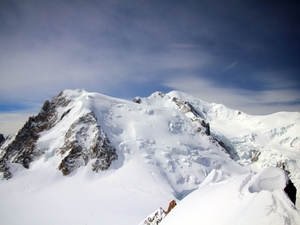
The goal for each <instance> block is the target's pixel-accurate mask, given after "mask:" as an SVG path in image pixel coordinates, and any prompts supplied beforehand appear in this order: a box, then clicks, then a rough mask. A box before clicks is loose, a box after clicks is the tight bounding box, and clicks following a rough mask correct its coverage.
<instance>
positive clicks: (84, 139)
mask: <svg viewBox="0 0 300 225" xmlns="http://www.w3.org/2000/svg"><path fill="white" fill-rule="evenodd" d="M59 153H60V154H61V155H62V156H63V157H64V158H63V160H62V162H61V163H60V165H59V169H60V170H61V171H62V173H63V174H64V175H67V174H69V173H71V172H72V171H74V170H75V169H76V168H77V167H79V166H82V165H84V166H85V165H87V163H88V162H89V160H91V161H92V165H91V166H92V170H93V171H96V172H98V170H106V169H108V168H109V166H110V165H111V163H112V161H114V160H117V159H118V155H117V154H116V149H115V148H114V147H113V146H112V145H111V143H110V141H109V140H108V138H107V136H106V134H105V133H104V131H103V130H102V129H101V127H100V126H99V125H98V124H97V120H96V117H95V115H94V113H93V112H90V113H88V114H86V115H85V116H83V117H80V118H79V119H78V120H77V121H75V122H74V123H73V124H72V125H71V127H70V128H69V130H68V132H67V133H66V135H65V141H64V145H63V146H62V147H61V149H60V152H59Z"/></svg>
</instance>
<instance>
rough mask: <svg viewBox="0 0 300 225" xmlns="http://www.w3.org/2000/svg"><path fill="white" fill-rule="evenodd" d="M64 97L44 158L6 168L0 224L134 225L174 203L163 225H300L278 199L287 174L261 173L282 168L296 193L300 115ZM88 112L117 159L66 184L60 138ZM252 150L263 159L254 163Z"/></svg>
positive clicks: (44, 142)
mask: <svg viewBox="0 0 300 225" xmlns="http://www.w3.org/2000/svg"><path fill="white" fill-rule="evenodd" d="M64 96H65V97H66V98H68V99H71V100H72V102H71V103H70V104H69V105H68V108H66V109H65V108H60V109H58V110H59V113H60V114H59V115H62V114H63V113H64V112H65V111H66V110H68V109H70V108H71V111H70V112H69V113H68V114H67V115H66V116H65V117H64V118H63V119H62V120H61V121H60V122H59V123H58V124H56V126H54V127H53V128H52V129H50V130H48V131H45V132H43V133H42V134H41V136H40V138H39V140H38V142H37V147H38V148H40V149H44V150H45V151H46V152H45V154H44V155H43V156H42V157H41V158H40V159H38V160H36V161H34V162H32V163H31V164H30V168H29V169H25V168H23V167H22V166H21V165H19V164H12V163H10V164H9V166H10V168H11V171H12V172H13V177H12V178H11V179H10V180H0V199H1V202H0V222H1V224H7V225H9V224H31V225H34V224H49V225H50V224H51V225H53V224H74V225H76V224H89V225H90V224H110V225H114V224H124V225H127V224H128V225H131V224H139V223H141V222H142V221H144V219H145V218H147V215H149V214H150V213H151V212H153V211H155V210H156V209H157V208H159V207H162V208H163V209H167V206H168V204H169V202H170V201H171V200H172V199H176V201H177V203H178V205H177V206H176V207H175V208H174V209H173V210H172V211H171V213H170V214H168V215H167V217H166V218H165V219H163V221H162V222H161V224H166V225H167V224H173V225H175V224H189V225H192V224H299V222H300V220H299V218H300V217H299V211H297V210H296V208H295V207H294V206H293V204H292V203H291V201H290V200H289V199H288V198H287V196H286V194H285V193H284V192H283V188H284V183H285V182H286V177H285V175H284V173H283V172H282V171H281V170H279V169H275V168H268V167H269V166H273V167H274V166H276V165H277V164H276V163H278V162H284V163H285V165H286V167H287V169H288V170H289V171H290V172H291V178H292V181H293V182H294V184H295V185H296V186H297V187H298V188H299V187H300V177H299V176H300V175H299V174H300V173H299V168H300V164H299V162H300V160H299V159H300V153H299V152H300V138H299V134H300V132H299V131H300V129H299V126H300V125H299V124H300V114H299V113H284V112H282V113H277V114H273V115H269V116H250V115H246V114H244V113H241V114H239V113H238V111H235V110H231V109H228V108H226V107H225V106H223V105H217V104H211V103H206V102H203V101H201V100H199V99H196V98H194V97H192V96H190V95H187V94H185V93H181V92H177V91H173V92H170V93H168V94H166V95H162V94H161V93H159V92H156V93H154V94H152V95H151V96H149V97H148V98H142V102H141V104H137V103H134V102H130V101H126V100H122V99H116V98H112V97H108V96H105V95H102V94H99V93H89V92H86V91H84V90H66V91H64ZM174 97H177V98H179V99H182V100H186V101H189V102H190V103H191V104H192V106H193V107H194V108H195V109H196V110H197V111H198V112H199V114H200V116H201V117H202V118H203V119H204V120H205V121H206V122H209V123H210V126H211V134H212V136H213V137H216V138H218V139H221V140H222V141H223V142H224V143H225V144H226V145H228V146H230V147H232V148H234V149H236V151H237V155H238V157H239V159H238V162H236V161H234V160H232V159H231V158H230V156H229V155H228V154H227V153H226V152H225V151H224V149H222V147H220V146H219V145H218V144H217V142H215V141H214V140H213V138H211V137H210V136H206V135H204V134H203V133H201V132H200V133H199V132H196V128H197V125H196V124H195V122H193V121H192V120H191V118H192V117H193V115H191V113H190V112H188V113H183V112H181V111H180V110H179V108H178V105H176V104H175V103H174V101H172V99H173V98H174ZM90 111H93V112H94V113H95V115H96V118H97V123H98V124H99V125H100V126H101V128H102V129H103V130H104V132H105V133H106V134H107V137H108V138H109V140H110V141H111V143H112V145H113V146H114V147H115V148H116V150H117V154H118V160H117V161H113V163H112V165H111V166H110V168H109V169H108V170H106V171H99V172H98V173H95V172H93V171H92V170H91V165H90V163H91V162H89V163H88V165H86V166H80V167H79V168H78V169H77V170H76V171H74V172H72V173H71V174H69V175H67V176H63V175H62V173H61V172H60V171H59V170H58V165H59V162H60V161H61V158H60V157H61V156H60V155H59V154H57V153H58V150H59V148H60V147H61V146H62V145H63V140H64V135H65V133H66V132H67V131H68V129H69V127H70V126H71V124H73V123H74V121H76V120H77V119H78V118H79V117H81V116H83V115H84V114H86V113H88V112H90ZM59 117H60V116H59ZM88 135H89V134H88ZM90 135H91V134H90ZM88 144H89V143H86V145H87V146H88ZM253 150H259V151H260V152H261V153H260V155H259V158H258V160H257V161H256V162H254V163H252V162H251V157H252V153H253ZM262 168H266V169H262ZM189 193H191V194H189ZM188 194H189V195H188ZM186 195H188V196H187V197H185V196H186ZM216 215H217V216H216ZM254 215H255V216H254ZM184 219H187V221H189V222H184ZM180 221H181V222H180ZM197 221H198V222H197ZM202 221H206V223H204V222H202ZM142 223H143V222H142Z"/></svg>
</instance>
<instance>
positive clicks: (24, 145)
mask: <svg viewBox="0 0 300 225" xmlns="http://www.w3.org/2000/svg"><path fill="white" fill-rule="evenodd" d="M69 103H70V100H68V99H66V98H65V97H64V96H63V92H61V93H60V94H59V95H58V96H55V97H54V98H53V99H52V100H51V101H45V103H44V104H43V106H42V108H41V111H40V112H39V114H38V115H37V116H32V117H29V118H28V120H27V122H26V123H25V125H24V126H23V127H22V128H21V130H19V132H18V133H17V134H16V136H15V138H14V139H13V140H11V141H10V143H8V144H7V145H6V146H5V147H3V146H2V147H3V149H1V150H2V152H1V155H0V161H1V165H2V166H1V165H0V166H1V168H2V169H0V171H1V172H3V173H4V174H3V176H4V177H5V178H10V177H11V176H8V175H6V174H5V173H7V174H8V172H9V167H8V166H7V163H6V162H13V163H20V164H22V165H23V166H24V167H25V168H27V169H28V168H29V166H30V163H31V162H32V161H33V160H34V159H36V158H37V157H39V156H40V155H42V154H43V153H44V151H43V150H42V149H37V148H36V142H37V140H38V138H39V134H40V133H41V132H42V131H45V130H49V129H50V128H52V127H53V126H54V125H55V124H56V123H58V122H59V120H58V118H57V114H58V113H57V110H56V109H57V108H58V107H66V106H67V105H68V104H69Z"/></svg>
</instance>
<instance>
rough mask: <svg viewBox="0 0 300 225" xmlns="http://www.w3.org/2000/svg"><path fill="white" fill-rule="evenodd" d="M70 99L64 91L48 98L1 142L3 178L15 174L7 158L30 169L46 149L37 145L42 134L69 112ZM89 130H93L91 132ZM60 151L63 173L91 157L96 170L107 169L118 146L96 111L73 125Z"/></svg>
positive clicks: (0, 155) (113, 158) (10, 161)
mask: <svg viewBox="0 0 300 225" xmlns="http://www.w3.org/2000/svg"><path fill="white" fill-rule="evenodd" d="M71 101H72V100H71V99H68V98H66V96H65V95H64V92H61V93H60V94H59V95H57V96H55V97H54V98H53V99H52V100H51V101H48V100H47V101H45V103H44V104H43V106H42V108H41V110H40V112H39V114H38V115H37V116H32V117H29V119H28V121H27V122H26V123H25V125H24V126H23V127H22V129H21V130H20V131H19V132H18V133H17V134H15V135H14V136H12V137H9V138H8V139H7V140H6V141H5V143H4V144H3V145H2V146H0V172H2V173H3V178H5V179H9V178H11V177H12V173H11V172H10V167H9V165H8V162H9V163H18V164H22V165H23V167H25V168H27V169H29V167H30V163H31V162H32V161H34V160H36V159H38V158H39V157H41V156H42V155H43V154H44V153H45V151H46V150H47V149H44V148H41V147H38V146H36V143H37V141H38V139H39V137H40V134H41V133H42V132H45V131H49V130H51V128H53V127H54V126H55V125H56V124H58V123H59V122H60V121H62V120H63V119H64V118H65V117H66V116H67V115H68V114H69V113H70V111H71V110H72V108H71V104H70V103H71ZM60 111H63V113H61V112H60ZM87 131H90V132H89V133H90V134H91V136H89V135H88V134H87ZM86 143H88V145H86ZM57 154H59V155H61V157H62V160H61V163H60V164H59V166H58V169H59V170H61V171H62V173H63V174H64V175H67V174H69V173H71V172H72V171H74V170H75V169H76V168H78V167H79V166H81V165H86V164H87V163H88V162H89V160H92V170H93V171H96V172H98V170H105V169H107V168H108V167H109V166H110V164H111V162H112V161H113V160H116V159H117V158H118V156H117V154H116V150H115V148H114V147H113V146H112V145H111V144H110V141H109V140H108V138H107V137H106V134H105V133H104V131H103V130H102V129H101V127H100V126H99V125H98V124H97V119H96V118H95V115H94V113H93V112H89V113H86V114H85V115H83V116H81V117H80V118H78V119H77V120H76V121H75V122H74V123H73V124H72V125H71V126H70V128H69V130H68V131H67V133H66V134H65V140H64V143H63V146H62V147H61V148H60V150H59V152H58V153H57Z"/></svg>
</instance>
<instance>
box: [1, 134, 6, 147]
mask: <svg viewBox="0 0 300 225" xmlns="http://www.w3.org/2000/svg"><path fill="white" fill-rule="evenodd" d="M4 142H5V138H4V136H3V134H0V147H1V145H2V144H3V143H4Z"/></svg>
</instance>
